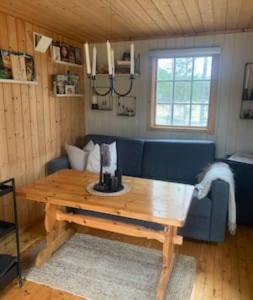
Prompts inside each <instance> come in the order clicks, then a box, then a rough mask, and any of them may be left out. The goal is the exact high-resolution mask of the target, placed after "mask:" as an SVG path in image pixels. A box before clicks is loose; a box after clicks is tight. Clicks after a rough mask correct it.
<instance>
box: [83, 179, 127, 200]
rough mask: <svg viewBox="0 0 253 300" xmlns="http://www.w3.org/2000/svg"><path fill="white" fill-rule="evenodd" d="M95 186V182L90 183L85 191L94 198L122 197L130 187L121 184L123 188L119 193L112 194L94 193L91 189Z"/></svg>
mask: <svg viewBox="0 0 253 300" xmlns="http://www.w3.org/2000/svg"><path fill="white" fill-rule="evenodd" d="M95 184H97V182H92V183H90V184H88V185H87V188H86V189H87V191H88V192H89V193H90V194H92V195H96V196H103V197H112V196H120V195H124V194H126V193H128V192H129V191H130V187H129V186H128V185H127V184H125V183H123V184H122V185H123V187H124V188H123V189H122V190H121V191H118V192H112V193H103V192H98V191H95V190H94V189H93V187H94V185H95Z"/></svg>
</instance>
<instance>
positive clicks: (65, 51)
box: [60, 43, 69, 62]
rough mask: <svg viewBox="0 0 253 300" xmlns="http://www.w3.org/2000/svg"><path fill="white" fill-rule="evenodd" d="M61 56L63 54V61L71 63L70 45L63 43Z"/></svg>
mask: <svg viewBox="0 0 253 300" xmlns="http://www.w3.org/2000/svg"><path fill="white" fill-rule="evenodd" d="M60 54H61V60H62V61H65V62H69V45H68V44H65V43H61V46H60Z"/></svg>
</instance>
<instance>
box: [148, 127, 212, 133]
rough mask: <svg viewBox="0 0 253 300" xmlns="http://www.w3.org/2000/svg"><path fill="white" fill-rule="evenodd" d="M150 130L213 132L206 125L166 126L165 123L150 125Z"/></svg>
mask: <svg viewBox="0 0 253 300" xmlns="http://www.w3.org/2000/svg"><path fill="white" fill-rule="evenodd" d="M150 129H151V130H164V131H170V132H197V133H206V134H214V130H213V129H211V128H207V127H184V126H166V125H150Z"/></svg>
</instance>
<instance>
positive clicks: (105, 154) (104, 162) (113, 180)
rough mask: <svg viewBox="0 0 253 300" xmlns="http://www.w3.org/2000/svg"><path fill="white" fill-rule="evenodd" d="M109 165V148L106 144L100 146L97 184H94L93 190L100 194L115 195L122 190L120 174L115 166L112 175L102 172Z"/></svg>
mask: <svg viewBox="0 0 253 300" xmlns="http://www.w3.org/2000/svg"><path fill="white" fill-rule="evenodd" d="M110 165H111V155H110V148H109V145H107V144H102V145H101V146H100V172H99V182H98V183H96V184H95V185H94V187H93V189H94V190H95V191H97V192H100V193H116V192H119V191H121V190H123V189H124V185H123V184H122V172H121V170H120V169H119V167H118V166H117V169H116V171H115V173H114V175H112V174H111V173H109V172H103V168H104V167H109V166H110Z"/></svg>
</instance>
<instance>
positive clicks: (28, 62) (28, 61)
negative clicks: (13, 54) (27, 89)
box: [25, 54, 36, 81]
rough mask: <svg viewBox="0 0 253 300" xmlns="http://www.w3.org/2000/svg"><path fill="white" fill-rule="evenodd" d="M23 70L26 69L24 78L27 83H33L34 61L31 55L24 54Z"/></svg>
mask: <svg viewBox="0 0 253 300" xmlns="http://www.w3.org/2000/svg"><path fill="white" fill-rule="evenodd" d="M25 68H26V77H27V80H28V81H34V80H35V79H36V78H35V77H36V76H35V68H34V60H33V57H32V55H29V54H25Z"/></svg>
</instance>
